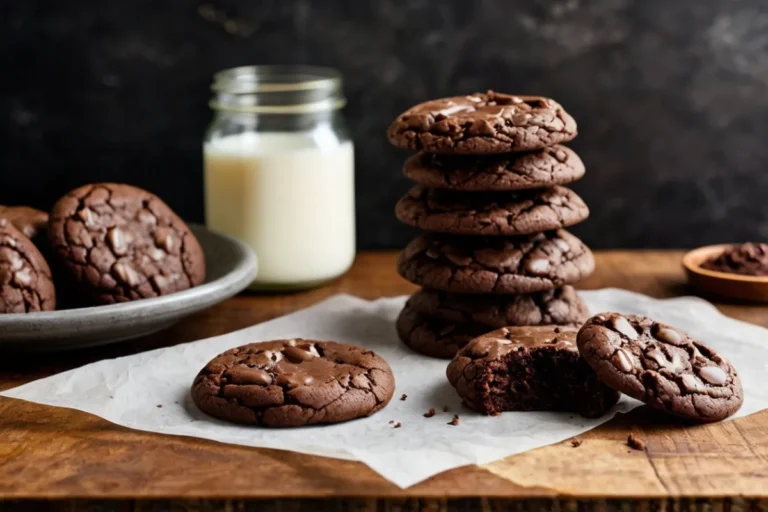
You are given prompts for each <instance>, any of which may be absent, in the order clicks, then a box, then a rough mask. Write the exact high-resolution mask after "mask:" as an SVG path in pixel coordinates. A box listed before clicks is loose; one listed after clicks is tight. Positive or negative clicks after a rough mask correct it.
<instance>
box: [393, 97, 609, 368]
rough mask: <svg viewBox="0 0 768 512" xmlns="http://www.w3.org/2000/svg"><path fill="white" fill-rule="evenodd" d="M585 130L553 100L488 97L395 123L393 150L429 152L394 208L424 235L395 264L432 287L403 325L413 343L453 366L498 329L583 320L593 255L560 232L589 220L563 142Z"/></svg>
mask: <svg viewBox="0 0 768 512" xmlns="http://www.w3.org/2000/svg"><path fill="white" fill-rule="evenodd" d="M576 133H577V131H576V122H575V121H574V120H573V118H572V117H571V116H570V115H568V114H567V113H566V112H565V111H564V110H563V108H562V107H561V106H560V105H559V104H558V103H557V102H555V101H553V100H551V99H548V98H541V97H532V96H512V95H507V94H500V93H494V92H491V91H489V92H488V93H477V94H472V95H469V96H457V97H453V98H445V99H440V100H434V101H429V102H426V103H422V104H420V105H417V106H415V107H413V108H411V109H410V110H408V111H406V112H405V113H403V114H401V115H400V116H399V117H398V118H397V119H396V120H395V122H394V123H392V125H391V126H390V128H389V131H388V137H389V140H390V142H391V143H392V144H393V145H395V146H397V147H399V148H403V149H411V150H419V151H420V152H419V153H417V154H415V155H413V156H412V157H410V158H409V159H408V160H407V161H406V163H405V167H404V172H405V174H406V176H408V177H409V178H410V179H412V180H413V181H414V182H416V185H415V186H414V187H413V188H412V189H411V190H410V191H409V192H408V193H407V194H406V195H405V196H404V197H403V198H402V199H401V200H400V201H399V202H398V204H397V206H396V208H395V213H396V215H397V218H398V219H399V220H401V221H402V222H404V223H406V224H408V225H411V226H414V227H417V228H420V229H423V230H424V231H425V233H424V234H422V235H420V236H418V237H417V238H416V239H414V240H413V241H411V243H410V244H408V246H407V247H406V248H405V250H404V251H403V253H402V254H401V256H400V259H399V261H398V271H399V272H400V274H401V275H402V276H403V277H405V278H406V279H408V280H409V281H411V282H412V283H415V284H417V285H420V286H422V287H424V288H423V289H422V290H421V291H419V292H418V293H416V294H415V295H414V296H412V297H411V299H410V300H409V301H408V303H407V304H406V306H405V308H404V309H403V311H402V312H401V314H400V317H399V318H398V322H397V327H398V332H399V334H400V337H401V338H402V340H403V341H404V342H405V343H406V344H407V345H409V346H410V347H411V348H413V349H414V350H416V351H418V352H421V353H423V354H426V355H430V356H434V357H444V358H450V357H453V355H454V354H455V353H456V352H457V351H458V350H459V349H460V348H461V347H463V346H464V345H466V343H467V342H468V341H469V340H470V339H472V338H473V337H475V336H478V335H480V334H483V333H485V332H488V331H491V330H494V329H498V328H500V327H504V326H525V325H548V324H556V325H571V324H581V323H582V322H583V321H584V320H586V318H587V316H588V315H587V309H586V307H585V305H584V303H583V302H582V301H581V299H580V298H579V296H578V294H577V293H576V291H575V290H574V289H573V287H571V286H570V284H571V283H574V282H576V281H578V280H579V279H582V278H583V277H586V276H587V275H589V274H591V273H592V270H593V269H594V259H593V257H592V253H591V252H590V250H589V249H588V248H587V247H586V246H585V245H584V244H583V243H582V242H581V241H580V240H579V239H578V238H576V237H575V236H573V235H571V234H570V233H568V232H567V231H565V229H563V228H566V227H568V226H572V225H574V224H576V223H578V222H581V221H583V220H584V219H586V218H587V216H588V215H589V209H588V208H587V206H586V204H584V202H583V201H582V200H581V198H580V197H579V196H578V195H576V194H575V193H574V192H573V191H572V190H570V189H568V188H566V187H563V186H562V185H563V184H566V183H570V182H572V181H575V180H577V179H579V178H581V177H582V176H583V175H584V164H583V163H582V162H581V160H580V159H579V157H578V155H576V153H574V152H573V151H571V150H570V149H568V148H566V147H564V146H561V145H559V144H560V143H561V142H565V141H569V140H571V139H573V138H574V137H575V136H576Z"/></svg>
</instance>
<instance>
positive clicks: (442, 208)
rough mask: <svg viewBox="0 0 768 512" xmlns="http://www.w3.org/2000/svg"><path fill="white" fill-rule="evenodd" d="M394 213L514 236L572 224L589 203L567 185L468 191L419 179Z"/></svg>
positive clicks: (450, 229) (428, 225) (425, 224)
mask: <svg viewBox="0 0 768 512" xmlns="http://www.w3.org/2000/svg"><path fill="white" fill-rule="evenodd" d="M395 215H396V216H397V218H398V219H399V220H400V221H401V222H404V223H405V224H408V225H409V226H413V227H416V228H420V229H424V230H426V231H434V232H438V233H453V234H457V235H491V236H497V235H505V236H510V235H528V234H531V233H539V232H541V231H550V230H553V229H558V228H564V227H568V226H572V225H574V224H577V223H579V222H581V221H583V220H584V219H586V218H587V217H588V216H589V208H587V205H586V204H584V201H582V200H581V198H580V197H579V196H578V195H577V194H576V193H575V192H574V191H572V190H570V189H568V188H565V187H551V188H543V189H536V190H524V191H519V192H476V193H473V194H466V193H463V192H457V191H453V190H441V189H427V188H423V187H421V186H419V185H416V186H415V187H413V188H411V190H410V191H408V193H407V194H406V195H405V196H403V198H402V199H400V201H398V203H397V205H396V206H395Z"/></svg>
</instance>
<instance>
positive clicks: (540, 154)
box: [403, 146, 584, 192]
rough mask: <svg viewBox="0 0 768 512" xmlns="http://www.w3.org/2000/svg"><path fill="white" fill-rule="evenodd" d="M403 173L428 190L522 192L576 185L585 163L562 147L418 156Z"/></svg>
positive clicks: (404, 167) (408, 161)
mask: <svg viewBox="0 0 768 512" xmlns="http://www.w3.org/2000/svg"><path fill="white" fill-rule="evenodd" d="M403 173H404V174H405V175H406V176H407V177H408V178H410V179H411V180H413V181H415V182H416V183H418V184H420V185H423V186H425V187H430V188H447V189H454V190H464V191H467V192H470V191H472V192H479V191H493V190H497V191H498V190H523V189H529V188H541V187H551V186H554V185H562V184H565V183H570V182H572V181H576V180H578V179H579V178H581V177H582V176H584V163H583V162H582V161H581V158H579V157H578V155H577V154H576V153H574V152H573V151H571V150H570V149H568V148H567V147H565V146H552V147H548V148H544V149H542V150H539V151H531V152H528V153H506V154H502V155H486V156H481V157H478V156H463V155H438V154H435V153H424V152H420V153H416V154H415V155H413V156H411V157H410V158H409V159H408V160H406V161H405V166H403Z"/></svg>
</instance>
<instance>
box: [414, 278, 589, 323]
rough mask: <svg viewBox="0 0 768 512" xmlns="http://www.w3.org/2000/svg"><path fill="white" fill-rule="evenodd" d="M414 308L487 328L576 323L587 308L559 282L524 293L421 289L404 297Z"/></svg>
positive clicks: (569, 289)
mask: <svg viewBox="0 0 768 512" xmlns="http://www.w3.org/2000/svg"><path fill="white" fill-rule="evenodd" d="M408 304H409V305H410V307H411V308H412V309H413V310H415V311H416V312H418V313H420V314H422V315H425V316H427V317H430V318H434V319H437V320H442V321H443V322H452V323H464V324H467V323H474V324H480V325H484V326H486V327H487V328H488V329H500V328H502V327H506V326H516V325H517V326H521V325H578V326H581V324H583V323H584V321H585V320H586V319H587V318H589V310H588V309H587V305H586V304H584V301H583V300H581V297H580V296H579V294H578V293H577V292H576V290H575V289H574V288H573V286H568V285H566V286H563V287H561V288H555V289H554V290H549V291H546V292H537V293H531V294H526V295H508V296H498V295H490V296H488V295H466V294H452V293H445V292H438V291H435V290H429V289H422V290H420V291H418V292H416V293H415V294H414V295H412V296H411V298H410V299H408Z"/></svg>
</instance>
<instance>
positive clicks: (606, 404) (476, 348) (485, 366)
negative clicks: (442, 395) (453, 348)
mask: <svg viewBox="0 0 768 512" xmlns="http://www.w3.org/2000/svg"><path fill="white" fill-rule="evenodd" d="M446 373H447V376H448V380H449V381H450V383H451V384H452V385H453V386H454V387H455V388H456V391H457V392H458V393H459V396H461V397H462V398H463V399H464V404H465V405H467V406H468V407H470V408H472V409H475V410H476V411H479V412H482V413H485V414H498V413H500V412H503V411H573V412H577V413H579V414H581V415H583V416H586V417H589V418H594V417H599V416H602V415H603V414H605V413H606V412H607V411H608V410H609V409H610V408H611V407H613V406H614V405H615V404H616V402H618V400H619V393H618V392H616V391H614V390H613V389H611V388H609V387H608V386H606V385H605V384H603V383H601V382H600V381H598V380H597V375H595V372H594V371H593V370H592V369H591V368H590V367H589V365H588V364H587V363H586V362H585V361H584V360H583V359H582V358H581V357H580V356H579V351H578V350H577V349H576V329H575V328H573V327H553V326H537V327H509V328H506V327H505V328H502V329H499V330H497V331H494V332H491V333H488V334H485V335H483V336H480V337H479V338H476V339H474V340H472V341H471V342H470V343H469V344H468V345H467V346H466V347H465V348H464V349H462V350H461V351H460V352H459V353H458V354H456V357H454V358H453V361H451V362H450V364H449V365H448V369H447V371H446Z"/></svg>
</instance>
